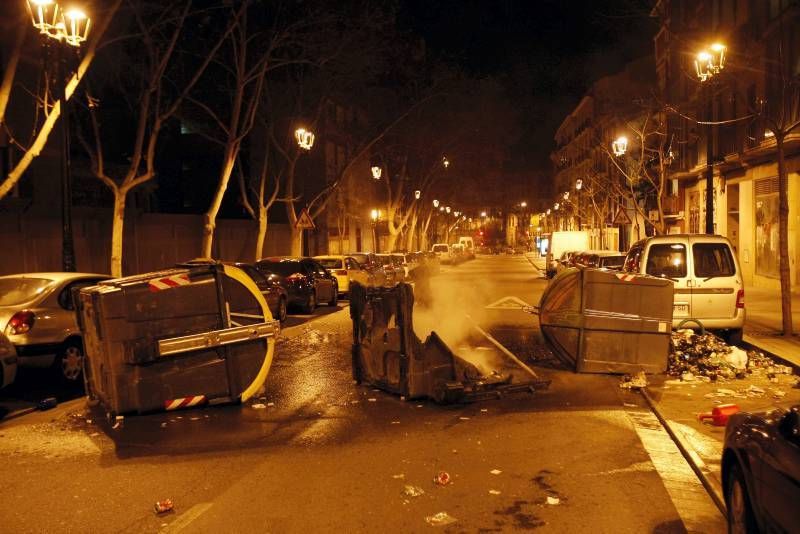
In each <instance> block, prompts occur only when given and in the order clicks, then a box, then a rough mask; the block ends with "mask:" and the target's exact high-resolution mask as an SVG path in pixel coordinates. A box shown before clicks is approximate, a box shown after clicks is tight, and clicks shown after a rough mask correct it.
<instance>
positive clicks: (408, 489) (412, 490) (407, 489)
mask: <svg viewBox="0 0 800 534" xmlns="http://www.w3.org/2000/svg"><path fill="white" fill-rule="evenodd" d="M424 494H425V490H424V489H422V488H420V487H419V486H412V485H411V484H406V485H405V486H404V487H403V495H405V496H406V497H419V496H420V495H424Z"/></svg>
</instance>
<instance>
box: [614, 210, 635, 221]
mask: <svg viewBox="0 0 800 534" xmlns="http://www.w3.org/2000/svg"><path fill="white" fill-rule="evenodd" d="M613 224H631V218H630V217H629V216H628V212H627V211H625V208H623V207H622V206H620V207H619V209H618V210H617V214H616V215H614V223H613Z"/></svg>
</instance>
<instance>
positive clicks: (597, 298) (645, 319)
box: [539, 269, 673, 373]
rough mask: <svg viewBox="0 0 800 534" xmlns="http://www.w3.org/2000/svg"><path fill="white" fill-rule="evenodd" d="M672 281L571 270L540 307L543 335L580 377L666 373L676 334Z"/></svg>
mask: <svg viewBox="0 0 800 534" xmlns="http://www.w3.org/2000/svg"><path fill="white" fill-rule="evenodd" d="M672 292H673V286H672V281H671V280H669V279H664V278H656V277H652V276H646V275H638V274H629V273H620V272H614V271H606V270H603V269H567V270H565V271H563V272H562V273H560V274H559V275H558V276H556V277H555V278H554V279H553V280H552V282H551V283H550V284H549V285H548V286H547V288H546V289H545V291H544V293H542V298H541V301H540V303H539V324H540V327H541V331H542V334H543V335H544V337H545V339H546V340H547V342H548V343H549V344H550V345H551V347H552V348H553V350H554V352H555V353H556V355H557V356H558V357H559V358H560V359H561V360H562V361H564V362H565V363H566V364H567V365H569V366H570V367H572V368H574V369H575V370H577V371H578V372H586V373H634V372H638V371H645V372H649V373H663V372H664V371H665V370H666V367H667V357H668V354H669V344H670V333H671V330H672V300H673V299H672Z"/></svg>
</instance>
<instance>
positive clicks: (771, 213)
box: [755, 178, 780, 278]
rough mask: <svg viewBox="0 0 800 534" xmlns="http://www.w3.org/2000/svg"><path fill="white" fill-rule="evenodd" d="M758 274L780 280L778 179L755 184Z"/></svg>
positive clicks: (760, 181) (769, 179) (758, 181)
mask: <svg viewBox="0 0 800 534" xmlns="http://www.w3.org/2000/svg"><path fill="white" fill-rule="evenodd" d="M755 202H756V210H755V211H756V274H760V275H762V276H769V277H772V278H778V268H779V265H780V258H779V255H778V178H768V179H766V180H757V181H756V182H755Z"/></svg>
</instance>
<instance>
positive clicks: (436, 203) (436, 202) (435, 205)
mask: <svg viewBox="0 0 800 534" xmlns="http://www.w3.org/2000/svg"><path fill="white" fill-rule="evenodd" d="M433 207H434V208H438V207H439V201H438V200H436V199H435V198H434V199H433Z"/></svg>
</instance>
